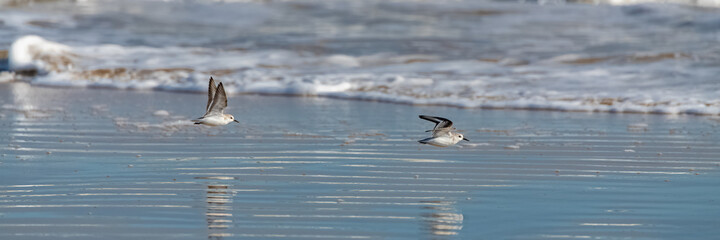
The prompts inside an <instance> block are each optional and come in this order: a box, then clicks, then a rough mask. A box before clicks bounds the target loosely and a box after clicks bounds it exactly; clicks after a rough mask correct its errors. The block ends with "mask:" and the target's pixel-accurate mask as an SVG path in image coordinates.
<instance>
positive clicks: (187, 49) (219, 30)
mask: <svg viewBox="0 0 720 240" xmlns="http://www.w3.org/2000/svg"><path fill="white" fill-rule="evenodd" d="M636 2H642V3H641V4H633V3H636ZM673 2H674V4H667V3H654V2H649V1H596V2H594V3H568V2H564V1H352V0H339V1H313V0H311V1H180V0H177V1H155V0H129V1H104V0H86V1H41V2H38V3H34V2H33V1H27V2H26V1H0V57H2V56H3V55H7V61H4V62H3V61H0V62H3V63H0V69H4V70H10V72H3V73H0V82H1V81H13V80H15V81H17V80H24V81H30V82H32V83H33V84H36V85H50V86H80V87H85V86H87V87H110V88H120V89H152V90H164V91H195V92H204V91H205V90H206V84H207V79H208V77H210V76H214V77H215V78H217V79H218V80H220V81H222V82H223V83H224V84H225V86H226V89H227V90H228V91H229V92H230V93H232V94H283V95H297V96H322V97H331V98H342V99H362V100H376V101H387V102H395V103H408V104H430V105H449V106H457V107H467V108H510V109H546V110H561V111H600V112H637V113H665V114H707V115H717V114H720V97H718V96H720V84H718V80H719V79H718V77H717V76H719V75H720V68H718V66H720V44H718V43H719V42H720V9H718V8H715V7H714V6H716V5H717V3H715V2H713V1H696V2H692V4H687V3H683V2H682V1H673ZM3 49H5V50H7V51H5V50H3ZM2 53H6V54H2ZM28 74H29V75H28Z"/></svg>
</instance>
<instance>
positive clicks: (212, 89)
mask: <svg viewBox="0 0 720 240" xmlns="http://www.w3.org/2000/svg"><path fill="white" fill-rule="evenodd" d="M215 92H217V86H215V80H214V79H213V78H212V77H210V85H209V86H208V101H207V105H206V106H205V114H208V112H210V106H211V105H212V103H213V98H215Z"/></svg>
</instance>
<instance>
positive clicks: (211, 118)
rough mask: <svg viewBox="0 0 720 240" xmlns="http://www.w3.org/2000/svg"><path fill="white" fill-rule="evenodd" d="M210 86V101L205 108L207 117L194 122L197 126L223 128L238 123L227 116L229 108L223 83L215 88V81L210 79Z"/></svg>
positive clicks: (230, 116) (233, 118)
mask: <svg viewBox="0 0 720 240" xmlns="http://www.w3.org/2000/svg"><path fill="white" fill-rule="evenodd" d="M209 85H210V86H209V87H208V101H207V105H206V106H205V115H203V116H202V117H200V118H198V119H194V120H192V121H193V122H195V124H205V125H208V126H222V125H226V124H228V123H230V122H236V123H240V122H238V120H235V117H233V115H230V114H225V108H226V107H227V95H226V94H225V87H223V84H222V82H221V83H220V84H219V85H217V86H215V80H214V79H213V78H212V77H210V84H209Z"/></svg>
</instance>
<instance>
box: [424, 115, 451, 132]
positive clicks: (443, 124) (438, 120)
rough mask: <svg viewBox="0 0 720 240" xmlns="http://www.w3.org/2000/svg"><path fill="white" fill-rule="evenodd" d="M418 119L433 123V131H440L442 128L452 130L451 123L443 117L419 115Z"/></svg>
mask: <svg viewBox="0 0 720 240" xmlns="http://www.w3.org/2000/svg"><path fill="white" fill-rule="evenodd" d="M420 118H422V119H425V120H428V121H431V122H434V123H435V127H434V128H433V131H435V130H440V129H443V128H452V125H453V122H452V121H450V120H449V119H447V118H443V117H434V116H427V115H420Z"/></svg>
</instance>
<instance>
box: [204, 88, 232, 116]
mask: <svg viewBox="0 0 720 240" xmlns="http://www.w3.org/2000/svg"><path fill="white" fill-rule="evenodd" d="M226 107H227V95H225V87H223V84H222V83H220V84H219V85H218V87H217V91H216V93H215V97H213V100H212V105H210V108H209V109H208V112H207V113H206V114H205V116H207V115H215V114H220V115H222V114H223V111H225V108H226Z"/></svg>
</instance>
